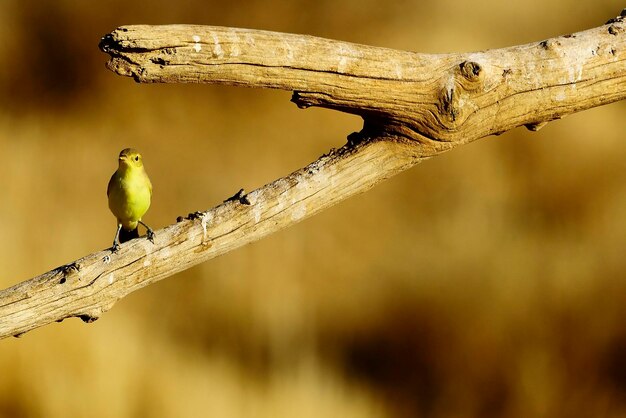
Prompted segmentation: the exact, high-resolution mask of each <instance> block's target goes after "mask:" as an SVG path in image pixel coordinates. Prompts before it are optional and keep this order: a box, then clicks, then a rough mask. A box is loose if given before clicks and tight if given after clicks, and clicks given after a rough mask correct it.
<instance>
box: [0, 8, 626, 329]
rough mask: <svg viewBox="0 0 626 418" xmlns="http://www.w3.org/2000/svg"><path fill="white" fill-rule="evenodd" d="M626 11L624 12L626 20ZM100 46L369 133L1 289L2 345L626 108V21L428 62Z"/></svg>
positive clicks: (231, 48)
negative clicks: (145, 233) (115, 247)
mask: <svg viewBox="0 0 626 418" xmlns="http://www.w3.org/2000/svg"><path fill="white" fill-rule="evenodd" d="M624 14H625V13H624V12H622V15H624ZM100 47H101V49H102V50H103V51H104V52H107V53H108V54H109V55H110V56H111V58H110V60H109V62H108V64H107V66H108V68H109V69H110V70H112V71H114V72H116V73H118V74H121V75H125V76H131V77H133V78H134V79H135V80H136V81H138V82H149V83H181V82H193V83H222V84H230V85H237V86H247V87H265V88H278V89H285V90H291V91H293V92H294V93H293V98H292V101H294V102H295V103H296V104H297V105H298V106H299V107H302V108H306V107H309V106H320V107H325V108H329V109H335V110H339V111H343V112H349V113H353V114H358V115H360V116H362V117H363V119H364V127H363V130H362V131H361V132H359V133H354V134H351V135H350V136H349V137H348V143H347V144H346V145H344V146H343V147H342V148H340V149H338V150H332V151H330V152H329V153H328V154H327V155H324V156H322V157H321V158H319V159H318V160H317V161H315V162H313V163H311V164H310V165H308V166H307V167H304V168H302V169H300V170H298V171H296V172H294V173H292V174H290V175H288V176H286V177H284V178H281V179H278V180H276V181H274V182H272V183H270V184H268V185H265V186H263V187H261V188H259V189H257V190H255V191H253V192H251V193H249V194H243V193H239V194H238V195H236V196H234V197H233V198H231V199H228V200H227V201H226V202H224V203H223V204H221V205H219V206H217V207H215V208H213V209H210V210H208V211H206V212H197V213H195V214H192V215H190V216H188V217H187V218H185V219H182V220H180V221H179V222H178V223H176V224H174V225H170V226H168V227H166V228H163V229H161V230H159V231H156V240H155V243H154V244H152V243H150V242H149V241H147V240H145V239H137V240H133V241H131V242H128V243H126V244H123V245H122V247H121V249H120V251H119V252H118V253H115V254H112V253H111V252H110V251H108V250H107V251H101V252H97V253H93V254H90V255H88V256H86V257H84V258H81V259H79V260H77V261H75V262H73V263H71V264H68V265H66V266H63V267H60V268H57V269H55V270H52V271H50V272H47V273H44V274H43V275H41V276H38V277H35V278H33V279H30V280H27V281H25V282H22V283H20V284H17V285H15V286H13V287H11V288H9V289H6V290H3V291H0V337H6V336H9V335H19V334H22V333H24V332H27V331H29V330H31V329H34V328H37V327H40V326H42V325H46V324H48V323H51V322H53V321H60V320H63V319H65V318H68V317H74V316H76V317H80V318H81V319H83V320H84V321H87V322H90V321H93V320H95V319H97V318H98V317H99V316H100V315H101V314H102V313H103V312H105V311H107V310H108V309H110V308H111V307H112V306H113V304H114V303H115V302H116V301H117V300H119V299H120V298H123V297H124V296H126V295H127V294H129V293H131V292H133V291H135V290H137V289H139V288H141V287H144V286H147V285H149V284H151V283H153V282H156V281H158V280H161V279H163V278H165V277H168V276H171V275H172V274H174V273H176V272H179V271H181V270H185V269H187V268H189V267H191V266H193V265H195V264H198V263H201V262H203V261H206V260H209V259H211V258H213V257H216V256H219V255H221V254H224V253H226V252H228V251H231V250H233V249H235V248H238V247H240V246H242V245H245V244H247V243H249V242H252V241H256V240H258V239H260V238H262V237H264V236H265V235H268V234H271V233H273V232H276V231H278V230H280V229H283V228H286V227H288V226H290V225H292V224H294V223H296V222H299V221H301V220H302V219H305V218H306V217H309V216H311V215H313V214H315V213H317V212H319V211H321V210H323V209H325V208H328V207H330V206H332V205H334V204H335V203H337V202H339V201H341V200H343V199H346V198H348V197H350V196H352V195H354V194H357V193H362V192H364V191H366V190H368V189H369V188H371V187H373V186H374V185H375V184H377V183H378V182H380V181H382V180H384V179H386V178H389V177H391V176H393V175H394V174H396V173H398V172H400V171H402V170H405V169H407V168H409V167H412V166H413V165H415V164H417V163H419V162H420V161H422V160H424V159H427V158H430V157H433V156H435V155H437V154H439V153H441V152H444V151H447V150H450V149H452V148H454V147H455V146H457V145H461V144H465V143H467V142H470V141H473V140H475V139H478V138H482V137H485V136H488V135H492V134H499V133H501V132H504V131H507V130H509V129H512V128H514V127H517V126H522V125H525V126H527V127H528V128H529V129H531V130H537V129H539V128H540V127H541V126H543V125H544V124H545V123H546V122H549V121H551V120H554V119H558V118H561V117H563V116H565V115H567V114H570V113H573V112H577V111H581V110H584V109H588V108H591V107H595V106H599V105H603V104H607V103H611V102H614V101H617V100H621V99H624V98H625V97H626V22H625V21H624V17H623V16H620V17H618V18H615V19H611V21H609V22H607V24H605V25H603V26H600V27H598V28H595V29H591V30H587V31H584V32H579V33H575V34H571V35H565V36H561V37H557V38H553V39H548V40H545V41H542V42H537V43H533V44H528V45H521V46H514V47H510V48H503V49H498V50H489V51H482V52H475V53H464V54H443V55H429V54H418V53H412V52H404V51H397V50H392V49H385V48H376V47H371V46H364V45H356V44H351V43H346V42H339V41H333V40H327V39H321V38H316V37H312V36H304V35H289V34H284V33H272V32H265V31H257V30H246V29H236V28H222V27H212V26H192V25H169V26H125V27H120V28H118V29H116V30H114V31H113V32H112V33H110V34H108V35H106V36H105V37H104V38H103V39H102V41H101V43H100Z"/></svg>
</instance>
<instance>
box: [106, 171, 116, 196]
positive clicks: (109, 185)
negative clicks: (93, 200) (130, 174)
mask: <svg viewBox="0 0 626 418" xmlns="http://www.w3.org/2000/svg"><path fill="white" fill-rule="evenodd" d="M115 174H117V171H116V172H115V173H113V175H112V176H111V179H110V180H109V184H108V186H107V196H109V195H110V194H111V189H112V188H113V179H114V178H115Z"/></svg>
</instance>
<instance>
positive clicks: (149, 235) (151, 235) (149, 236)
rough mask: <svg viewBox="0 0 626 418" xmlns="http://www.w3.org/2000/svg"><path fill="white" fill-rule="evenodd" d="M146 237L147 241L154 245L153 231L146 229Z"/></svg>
mask: <svg viewBox="0 0 626 418" xmlns="http://www.w3.org/2000/svg"><path fill="white" fill-rule="evenodd" d="M146 235H147V237H148V240H149V241H150V242H151V243H153V244H154V237H155V235H154V231H153V230H151V229H148V230H147V232H146Z"/></svg>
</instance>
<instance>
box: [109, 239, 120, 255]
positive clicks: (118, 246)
mask: <svg viewBox="0 0 626 418" xmlns="http://www.w3.org/2000/svg"><path fill="white" fill-rule="evenodd" d="M119 249H120V243H119V242H114V243H113V246H112V247H111V252H112V253H113V254H115V253H116V252H118V251H119Z"/></svg>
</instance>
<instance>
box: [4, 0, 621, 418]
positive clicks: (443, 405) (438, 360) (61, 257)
mask: <svg viewBox="0 0 626 418" xmlns="http://www.w3.org/2000/svg"><path fill="white" fill-rule="evenodd" d="M478 4H479V3H476V2H461V1H453V0H440V1H436V2H434V1H432V2H425V1H409V0H404V1H396V2H382V1H373V0H341V1H330V0H318V1H290V2H287V1H284V2H283V1H273V0H266V1H260V0H252V1H243V0H231V1H228V2H220V1H200V0H185V1H178V2H173V1H163V0H155V1H152V2H149V3H146V2H140V1H136V0H124V1H122V0H113V1H109V2H98V3H94V2H80V1H71V0H55V1H52V0H20V1H18V0H2V1H1V2H0V36H1V38H2V42H0V62H1V63H2V65H1V66H0V158H1V159H2V161H1V162H0V179H1V181H0V230H1V231H2V240H1V242H0V272H1V274H0V287H1V288H6V287H9V286H11V285H13V284H15V283H17V282H20V281H22V280H26V279H28V278H31V277H33V276H36V275H38V274H41V273H43V272H45V271H48V270H50V269H52V268H54V267H57V266H59V265H62V264H65V263H67V262H69V261H72V260H75V259H77V258H79V257H81V256H83V255H86V254H88V253H91V252H93V251H97V250H101V249H104V248H106V247H108V246H110V244H111V242H112V239H113V235H114V232H115V220H114V218H113V216H112V215H111V214H110V213H109V211H108V208H107V202H106V194H105V189H106V185H107V182H108V180H109V176H110V175H111V173H112V172H113V171H114V170H115V169H116V166H117V162H116V159H117V154H118V152H119V151H120V150H121V149H122V148H124V147H128V146H133V147H136V148H138V149H139V150H140V151H141V152H142V153H143V156H144V159H145V164H146V167H147V170H148V172H149V174H150V176H151V178H152V182H153V184H154V199H153V204H152V208H151V209H150V211H149V212H148V214H147V216H146V217H144V220H145V221H146V222H147V223H148V224H149V225H151V226H152V227H153V228H161V227H164V226H166V225H169V224H171V223H174V222H175V219H176V217H177V216H178V215H185V214H187V213H189V212H192V211H195V210H205V209H208V208H210V207H212V206H215V205H217V204H219V203H220V202H221V201H222V200H224V199H225V198H226V197H228V196H231V195H233V194H234V192H236V191H237V190H239V188H241V187H243V188H245V189H246V190H253V189H255V188H257V187H259V186H262V185H263V184H265V183H267V182H270V181H272V180H274V179H276V178H278V177H280V176H283V175H286V174H288V173H290V172H291V171H293V170H295V169H297V168H299V167H301V166H303V165H305V164H307V163H309V162H311V161H313V160H315V159H316V158H317V157H318V156H320V155H321V154H323V153H325V152H326V151H328V149H329V148H331V147H338V146H341V145H342V144H343V143H344V142H345V137H346V135H348V134H349V133H351V132H353V131H358V130H359V129H360V119H359V118H357V117H354V116H350V115H344V114H340V113H338V112H333V111H329V110H321V109H308V110H306V111H304V110H298V109H297V108H296V106H294V105H293V104H291V103H290V102H289V99H290V96H291V94H290V92H284V91H269V90H251V89H243V88H234V87H224V86H206V85H138V84H135V83H134V82H133V81H132V80H131V79H129V78H122V77H119V76H116V75H114V74H113V73H111V72H109V71H107V70H106V69H105V67H104V63H105V61H106V60H107V55H105V54H103V53H101V52H100V51H99V50H98V48H97V45H98V42H99V40H100V37H101V36H103V35H104V34H106V33H108V32H110V31H111V30H113V29H114V28H115V27H117V26H120V25H124V24H140V23H146V24H165V23H197V24H210V25H224V26H236V27H246V28H255V29H267V30H275V31H283V32H292V33H303V34H311V35H317V36H322V37H328V38H335V39H341V40H346V41H352V42H358V43H363V44H371V45H377V46H384V47H390V48H398V49H407V50H414V51H420V52H431V53H439V52H452V51H459V52H461V51H472V50H483V49H488V48H497V47H504V46H510V45H515V44H523V43H529V42H535V41H540V40H542V39H545V38H548V37H552V36H556V35H560V34H566V33H571V32H576V31H580V30H584V29H588V28H592V27H595V26H599V25H601V24H603V23H604V22H605V21H606V20H607V19H609V18H611V17H613V16H616V15H617V14H619V12H620V10H621V9H622V8H623V7H624V4H623V2H619V1H611V0H600V1H594V2H581V1H577V0H529V1H527V2H524V3H523V4H522V3H515V2H502V1H496V0H488V1H485V2H482V3H480V6H478ZM625 115H626V102H620V103H615V104H612V105H608V106H603V107H600V108H595V109H591V110H588V111H585V112H581V113H579V114H575V115H572V116H569V117H567V118H565V119H564V120H561V121H555V122H552V123H550V124H548V125H547V126H546V127H545V128H543V129H542V130H541V131H540V132H538V133H531V132H528V131H526V130H525V129H516V130H513V131H511V132H507V133H505V134H504V135H502V136H499V137H490V138H485V139H482V140H480V141H477V142H475V143H473V144H470V145H468V146H464V147H461V148H458V149H456V150H454V151H452V152H449V153H447V154H445V155H442V156H440V157H438V158H435V159H433V160H430V161H428V162H426V163H424V164H421V165H419V166H417V167H415V168H413V169H411V170H409V171H408V172H405V173H403V174H401V175H399V176H397V177H395V178H392V179H390V180H388V181H387V182H385V183H383V184H381V185H379V186H377V187H376V188H374V189H373V190H371V191H370V192H368V193H365V194H363V195H360V196H358V197H355V198H352V199H350V200H348V201H346V202H344V203H342V204H340V205H338V206H336V207H333V208H331V209H329V210H327V211H325V212H323V213H322V214H320V215H318V216H316V217H314V218H311V219H308V220H306V221H304V222H302V223H301V224H299V225H297V226H295V227H292V228H290V229H288V230H285V231H282V232H280V233H277V234H274V235H272V236H270V237H269V238H266V239H264V240H262V241H260V242H258V243H255V244H252V245H249V246H247V247H244V248H241V249H239V250H237V251H234V252H232V253H230V254H227V255H225V256H223V257H220V258H218V259H215V260H212V261H210V262H207V263H205V264H202V265H200V266H197V267H195V268H192V269H190V270H188V271H186V272H184V273H181V274H178V275H176V276H174V277H171V278H168V279H167V280H164V281H162V282H159V283H158V284H155V285H152V286H149V287H147V288H145V289H143V290H141V291H139V292H136V293H134V294H132V295H130V296H129V297H126V298H124V299H123V300H120V301H119V302H118V303H117V304H116V305H115V306H114V308H113V309H112V310H111V311H109V312H108V313H106V314H105V315H104V316H103V317H102V318H101V319H100V320H98V321H97V322H95V323H93V324H90V325H86V324H83V323H82V322H81V321H79V320H78V319H71V320H67V321H64V322H63V323H62V324H52V325H49V326H46V327H43V328H40V329H38V330H35V331H33V332H30V333H28V334H26V335H24V336H23V337H22V338H20V339H15V338H10V339H5V340H2V341H0V416H1V417H85V416H89V417H197V416H214V417H224V418H229V417H327V416H328V417H459V418H461V417H501V416H506V417H624V416H626V401H625V399H626V326H625V324H626V306H625V303H626V273H625V270H626V257H624V249H625V247H626V217H625V216H624V214H625V213H626V141H625V139H626V135H625V134H626V128H625V125H624V120H625V119H624V117H625ZM1 320H2V319H1V318H0V321H1Z"/></svg>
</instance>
